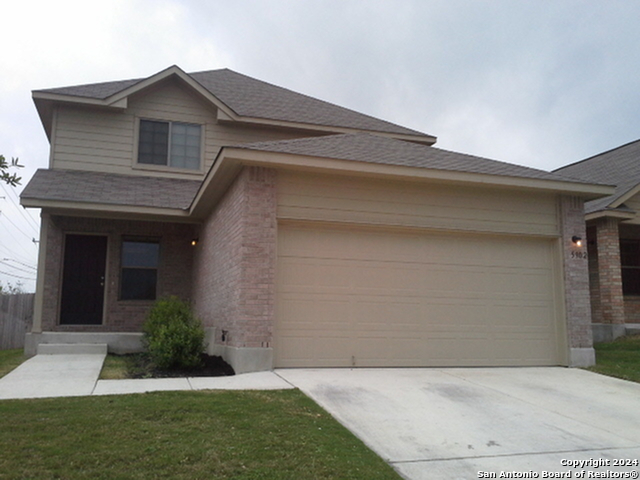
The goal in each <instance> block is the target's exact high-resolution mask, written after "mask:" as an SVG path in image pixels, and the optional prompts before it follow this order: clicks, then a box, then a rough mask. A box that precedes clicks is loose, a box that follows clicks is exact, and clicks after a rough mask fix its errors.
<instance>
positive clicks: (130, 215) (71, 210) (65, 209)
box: [20, 197, 194, 223]
mask: <svg viewBox="0 0 640 480" xmlns="http://www.w3.org/2000/svg"><path fill="white" fill-rule="evenodd" d="M20 204H21V205H22V206H23V207H25V208H42V209H43V210H46V211H47V212H49V213H52V214H60V215H71V216H85V217H86V216H91V217H99V218H111V219H114V218H121V219H128V220H131V219H136V220H149V221H153V220H156V221H159V220H162V221H172V222H188V223H190V222H194V220H193V219H191V218H190V217H189V212H188V211H187V210H183V209H177V208H157V207H144V206H130V205H111V204H105V203H91V202H77V201H64V200H43V199H37V198H28V197H27V198H24V197H21V198H20Z"/></svg>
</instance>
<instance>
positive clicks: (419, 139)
mask: <svg viewBox="0 0 640 480" xmlns="http://www.w3.org/2000/svg"><path fill="white" fill-rule="evenodd" d="M217 120H218V122H224V123H227V122H228V123H232V122H237V123H244V124H248V125H260V126H270V127H281V128H293V129H296V130H303V131H309V132H325V133H327V134H340V133H347V134H348V133H375V134H376V135H378V136H381V137H387V138H394V139H396V140H405V141H408V142H414V143H419V144H422V145H429V146H431V145H434V144H435V143H436V141H437V140H438V139H437V137H435V136H433V135H427V134H415V135H413V134H409V133H395V132H384V131H380V130H366V129H362V128H349V127H340V126H334V125H319V124H315V123H302V122H289V121H286V120H276V119H271V118H260V117H247V116H241V115H237V114H235V113H231V114H229V113H228V112H226V111H225V112H223V111H220V110H218V116H217Z"/></svg>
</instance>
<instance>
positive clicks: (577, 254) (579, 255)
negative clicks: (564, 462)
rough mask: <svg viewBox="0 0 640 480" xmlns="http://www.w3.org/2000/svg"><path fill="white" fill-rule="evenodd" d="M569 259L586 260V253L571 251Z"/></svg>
mask: <svg viewBox="0 0 640 480" xmlns="http://www.w3.org/2000/svg"><path fill="white" fill-rule="evenodd" d="M571 258H582V259H586V258H587V252H576V251H571Z"/></svg>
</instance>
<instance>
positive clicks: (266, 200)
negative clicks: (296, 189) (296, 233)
mask: <svg viewBox="0 0 640 480" xmlns="http://www.w3.org/2000/svg"><path fill="white" fill-rule="evenodd" d="M276 173H277V172H276V171H275V170H273V169H266V168H261V167H246V168H244V169H243V170H242V172H241V173H240V174H239V175H238V177H237V178H236V180H235V181H234V183H233V184H232V185H231V187H229V190H228V191H227V192H226V194H225V195H224V197H223V199H222V200H221V201H220V202H219V203H218V205H217V206H216V207H215V209H214V210H213V211H212V212H211V214H210V215H209V217H208V218H207V220H206V221H205V222H204V224H203V225H202V227H201V230H200V234H199V236H200V241H199V243H198V247H197V248H196V256H195V262H194V272H193V275H194V276H193V285H194V295H193V300H194V301H193V305H194V309H195V312H196V314H197V315H198V316H199V317H200V318H201V319H202V320H203V322H204V324H205V326H206V327H210V328H213V329H214V337H213V341H214V343H216V344H219V345H226V346H231V347H240V348H245V347H248V348H268V347H271V342H272V334H273V320H274V317H275V307H274V306H275V264H276V239H277V230H276V229H277V225H276V202H277V199H276ZM223 331H224V333H225V336H224V340H223Z"/></svg>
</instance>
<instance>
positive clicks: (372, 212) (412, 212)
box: [278, 171, 559, 236]
mask: <svg viewBox="0 0 640 480" xmlns="http://www.w3.org/2000/svg"><path fill="white" fill-rule="evenodd" d="M278 218H280V219H286V220H314V221H329V222H344V223H355V224H368V225H394V226H402V227H417V228H432V229H443V230H465V231H478V232H496V233H509V234H525V235H528V234H533V235H543V236H557V235H558V231H559V226H558V214H557V199H556V197H555V195H551V194H540V193H524V192H517V191H515V192H514V191H509V190H506V189H505V190H501V189H490V188H476V187H465V186H457V185H455V186H454V185H444V184H426V183H418V182H396V181H390V180H374V179H365V178H361V179H354V178H352V177H351V178H349V177H341V176H329V175H323V174H308V173H301V172H290V171H282V172H280V174H279V177H278Z"/></svg>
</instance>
